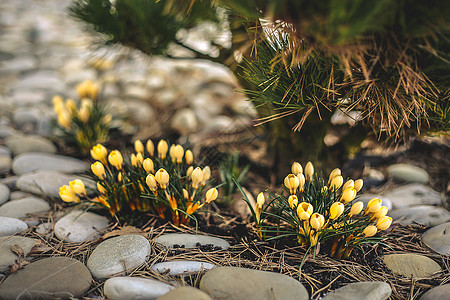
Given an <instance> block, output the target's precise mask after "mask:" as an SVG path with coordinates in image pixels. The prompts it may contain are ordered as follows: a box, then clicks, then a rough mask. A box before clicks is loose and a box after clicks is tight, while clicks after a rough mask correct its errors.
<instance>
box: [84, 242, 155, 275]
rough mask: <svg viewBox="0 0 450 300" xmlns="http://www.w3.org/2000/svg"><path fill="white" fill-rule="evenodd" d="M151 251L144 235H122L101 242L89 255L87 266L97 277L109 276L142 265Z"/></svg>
mask: <svg viewBox="0 0 450 300" xmlns="http://www.w3.org/2000/svg"><path fill="white" fill-rule="evenodd" d="M150 252H151V247H150V243H149V241H148V240H147V239H146V238H145V237H143V236H142V235H133V234H131V235H122V236H118V237H114V238H111V239H108V240H106V241H103V242H101V243H100V244H99V245H98V246H97V247H96V248H95V249H94V251H93V252H92V254H91V256H90V257H89V259H88V261H87V267H88V268H89V270H90V271H91V273H92V275H93V276H94V277H95V278H97V279H103V278H108V277H111V276H113V275H117V274H120V273H125V272H127V271H130V270H132V269H134V268H136V267H138V266H140V265H141V264H143V263H144V262H145V261H146V260H147V258H148V256H149V255H150Z"/></svg>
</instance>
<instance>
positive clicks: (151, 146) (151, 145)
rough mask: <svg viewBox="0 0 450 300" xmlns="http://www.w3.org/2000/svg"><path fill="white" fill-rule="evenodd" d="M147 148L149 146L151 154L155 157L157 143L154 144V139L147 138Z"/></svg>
mask: <svg viewBox="0 0 450 300" xmlns="http://www.w3.org/2000/svg"><path fill="white" fill-rule="evenodd" d="M145 148H147V152H148V154H150V156H151V157H153V154H155V145H154V144H153V142H152V140H150V139H149V140H147V143H146V144H145Z"/></svg>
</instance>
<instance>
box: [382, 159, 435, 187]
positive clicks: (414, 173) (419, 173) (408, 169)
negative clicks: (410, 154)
mask: <svg viewBox="0 0 450 300" xmlns="http://www.w3.org/2000/svg"><path fill="white" fill-rule="evenodd" d="M387 170H388V173H389V177H391V178H392V179H394V180H395V181H399V182H407V183H427V182H428V180H429V175H428V173H427V171H425V170H424V169H422V168H419V167H416V166H413V165H408V164H395V165H391V166H389V167H388V168H387Z"/></svg>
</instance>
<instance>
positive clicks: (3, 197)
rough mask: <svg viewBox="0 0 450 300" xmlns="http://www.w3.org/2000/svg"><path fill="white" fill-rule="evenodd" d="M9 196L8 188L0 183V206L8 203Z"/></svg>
mask: <svg viewBox="0 0 450 300" xmlns="http://www.w3.org/2000/svg"><path fill="white" fill-rule="evenodd" d="M9 196H10V193H9V188H8V187H7V186H6V185H5V184H3V183H0V205H2V204H3V203H5V202H6V201H8V199H9Z"/></svg>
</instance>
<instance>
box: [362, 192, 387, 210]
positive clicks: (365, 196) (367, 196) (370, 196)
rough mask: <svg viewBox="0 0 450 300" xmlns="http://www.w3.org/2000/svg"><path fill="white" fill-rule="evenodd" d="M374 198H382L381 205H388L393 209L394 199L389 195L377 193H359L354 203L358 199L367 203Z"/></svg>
mask: <svg viewBox="0 0 450 300" xmlns="http://www.w3.org/2000/svg"><path fill="white" fill-rule="evenodd" d="M373 198H378V199H381V205H383V206H386V207H387V208H388V209H389V210H391V209H392V201H391V200H390V199H389V198H388V197H385V196H382V195H376V194H361V195H358V196H356V199H355V200H353V203H354V202H356V201H362V202H363V203H364V205H367V203H368V202H369V201H370V200H371V199H373Z"/></svg>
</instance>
